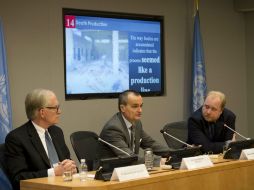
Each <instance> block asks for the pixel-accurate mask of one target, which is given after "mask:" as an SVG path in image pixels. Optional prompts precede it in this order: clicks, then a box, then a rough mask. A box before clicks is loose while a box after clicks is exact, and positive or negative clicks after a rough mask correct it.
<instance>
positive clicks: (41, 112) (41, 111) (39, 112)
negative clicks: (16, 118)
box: [38, 109, 45, 118]
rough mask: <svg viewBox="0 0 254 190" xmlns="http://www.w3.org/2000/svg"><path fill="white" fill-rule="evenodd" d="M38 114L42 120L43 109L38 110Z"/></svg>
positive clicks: (43, 115)
mask: <svg viewBox="0 0 254 190" xmlns="http://www.w3.org/2000/svg"><path fill="white" fill-rule="evenodd" d="M38 114H39V115H40V117H41V118H44V117H45V112H44V109H40V110H39V111H38Z"/></svg>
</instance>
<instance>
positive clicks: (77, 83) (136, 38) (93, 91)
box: [63, 8, 164, 99]
mask: <svg viewBox="0 0 254 190" xmlns="http://www.w3.org/2000/svg"><path fill="white" fill-rule="evenodd" d="M63 34H64V35H63V36H64V40H63V41H64V67H65V98H66V99H86V98H91V97H98V98H100V97H101V98H104V97H105V98H107V97H117V96H118V95H119V93H121V92H122V91H124V90H128V89H132V90H136V91H138V92H140V93H141V94H142V95H144V96H158V95H162V94H163V92H164V86H163V85H164V82H163V80H164V75H163V62H164V59H163V57H164V53H163V52H164V51H163V40H164V39H163V17H162V16H151V15H139V14H125V13H112V12H100V11H88V10H77V9H66V8H64V9H63Z"/></svg>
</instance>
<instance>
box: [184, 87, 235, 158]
mask: <svg viewBox="0 0 254 190" xmlns="http://www.w3.org/2000/svg"><path fill="white" fill-rule="evenodd" d="M225 105H226V98H225V95H224V94H223V93H222V92H219V91H211V92H209V93H208V95H207V97H206V99H205V102H204V104H203V106H202V107H201V108H199V109H198V110H197V111H195V112H194V113H193V114H192V115H191V117H190V118H189V120H188V142H189V143H191V144H195V145H202V147H201V150H202V151H203V152H205V153H207V152H211V153H214V154H217V153H221V152H222V151H223V147H224V146H225V145H228V143H229V142H231V141H232V140H234V133H233V132H232V131H231V130H229V129H228V128H227V127H225V126H224V125H225V124H226V125H227V126H229V127H230V128H232V129H233V130H234V129H235V119H236V116H235V114H234V113H233V112H232V111H230V110H228V109H226V108H225Z"/></svg>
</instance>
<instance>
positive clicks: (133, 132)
mask: <svg viewBox="0 0 254 190" xmlns="http://www.w3.org/2000/svg"><path fill="white" fill-rule="evenodd" d="M130 130H131V150H132V151H133V152H135V129H134V126H131V127H130Z"/></svg>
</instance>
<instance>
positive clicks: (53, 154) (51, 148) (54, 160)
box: [45, 131, 59, 166]
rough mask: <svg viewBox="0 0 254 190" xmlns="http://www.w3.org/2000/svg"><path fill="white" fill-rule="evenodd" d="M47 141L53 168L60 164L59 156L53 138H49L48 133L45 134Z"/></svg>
mask: <svg viewBox="0 0 254 190" xmlns="http://www.w3.org/2000/svg"><path fill="white" fill-rule="evenodd" d="M45 141H46V146H47V149H48V157H49V161H50V164H51V166H53V164H56V163H58V162H59V159H58V156H57V153H56V149H55V146H54V144H53V142H52V140H51V138H50V137H49V133H48V131H46V132H45Z"/></svg>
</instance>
